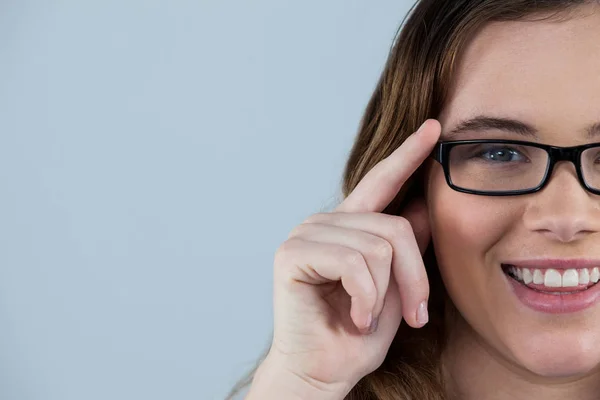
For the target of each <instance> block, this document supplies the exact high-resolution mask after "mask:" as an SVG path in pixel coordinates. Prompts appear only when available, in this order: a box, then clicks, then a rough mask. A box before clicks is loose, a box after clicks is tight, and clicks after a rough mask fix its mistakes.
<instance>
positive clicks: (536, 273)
mask: <svg viewBox="0 0 600 400" xmlns="http://www.w3.org/2000/svg"><path fill="white" fill-rule="evenodd" d="M502 271H503V272H504V273H505V274H506V275H507V276H508V277H509V278H511V279H513V280H515V281H517V282H519V283H520V284H521V285H523V286H526V287H527V288H529V289H531V290H534V291H536V292H540V293H545V294H553V295H567V294H575V293H580V292H585V291H586V290H588V289H589V288H591V287H593V286H595V285H596V284H597V283H598V281H600V269H599V267H592V268H570V269H554V268H522V267H518V266H515V265H512V264H502Z"/></svg>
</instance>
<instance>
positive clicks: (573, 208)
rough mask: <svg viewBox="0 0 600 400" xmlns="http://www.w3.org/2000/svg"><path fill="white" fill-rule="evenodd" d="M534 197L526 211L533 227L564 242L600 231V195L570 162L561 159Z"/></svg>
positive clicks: (525, 215)
mask: <svg viewBox="0 0 600 400" xmlns="http://www.w3.org/2000/svg"><path fill="white" fill-rule="evenodd" d="M530 199H531V202H530V203H529V205H528V207H527V209H526V211H525V213H524V222H525V226H526V228H528V229H529V230H530V231H535V232H538V233H540V234H543V235H545V236H546V237H548V238H549V239H551V240H555V241H560V242H563V243H566V242H571V241H575V240H577V239H579V238H581V237H584V236H585V235H589V234H591V233H594V232H598V231H600V196H598V195H595V194H593V193H590V192H588V191H587V190H585V188H584V187H582V186H581V184H580V183H579V179H578V178H577V173H576V171H575V166H574V165H573V164H572V163H570V162H564V161H561V162H559V163H557V164H556V165H555V166H554V171H553V172H552V176H551V177H550V179H549V181H548V183H547V184H546V186H545V187H544V189H542V190H541V191H539V192H537V193H534V194H533V195H532V196H531V197H530Z"/></svg>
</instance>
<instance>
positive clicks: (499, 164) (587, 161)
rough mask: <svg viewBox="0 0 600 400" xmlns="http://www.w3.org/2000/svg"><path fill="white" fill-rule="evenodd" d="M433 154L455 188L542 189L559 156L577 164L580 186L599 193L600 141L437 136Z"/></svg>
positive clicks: (483, 191) (510, 192)
mask: <svg viewBox="0 0 600 400" xmlns="http://www.w3.org/2000/svg"><path fill="white" fill-rule="evenodd" d="M431 156H432V157H433V158H434V159H435V160H436V161H438V162H439V163H440V164H442V167H443V169H444V174H445V176H446V182H448V185H449V186H450V187H451V188H452V189H454V190H456V191H459V192H463V193H470V194H478V195H483V196H514V195H520V194H528V193H533V192H537V191H539V190H541V189H542V188H543V187H544V186H545V185H546V184H547V183H548V178H549V177H550V176H551V175H552V170H553V168H554V165H555V164H556V163H557V162H559V161H570V162H572V163H573V164H574V165H575V169H576V171H577V177H578V178H579V182H580V183H581V185H582V186H583V187H584V188H585V189H586V190H588V191H589V192H591V193H594V194H600V143H589V144H584V145H581V146H573V147H556V146H550V145H546V144H540V143H535V142H526V141H520V140H497V139H478V140H456V141H441V142H438V143H437V145H436V147H435V148H434V150H433V152H432V154H431Z"/></svg>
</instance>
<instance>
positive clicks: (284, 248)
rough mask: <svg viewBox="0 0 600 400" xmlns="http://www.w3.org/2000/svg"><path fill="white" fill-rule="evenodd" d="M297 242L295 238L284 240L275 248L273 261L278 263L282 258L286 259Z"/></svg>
mask: <svg viewBox="0 0 600 400" xmlns="http://www.w3.org/2000/svg"><path fill="white" fill-rule="evenodd" d="M296 245H297V243H296V240H295V239H293V238H292V239H288V240H286V241H284V242H283V243H282V244H281V245H280V246H279V247H278V248H277V250H275V256H274V259H275V263H276V264H278V263H280V262H281V261H283V260H286V259H287V258H288V257H289V256H290V254H291V252H292V251H293V249H294V248H295V247H296Z"/></svg>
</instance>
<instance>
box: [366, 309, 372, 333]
mask: <svg viewBox="0 0 600 400" xmlns="http://www.w3.org/2000/svg"><path fill="white" fill-rule="evenodd" d="M372 321H373V313H369V316H368V317H367V323H366V324H365V328H366V329H367V330H369V329H371V325H372V324H373V322H372Z"/></svg>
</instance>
